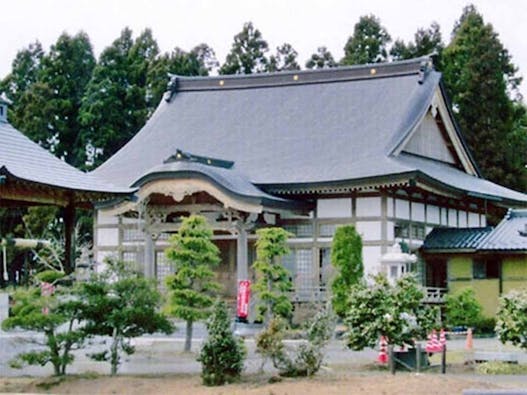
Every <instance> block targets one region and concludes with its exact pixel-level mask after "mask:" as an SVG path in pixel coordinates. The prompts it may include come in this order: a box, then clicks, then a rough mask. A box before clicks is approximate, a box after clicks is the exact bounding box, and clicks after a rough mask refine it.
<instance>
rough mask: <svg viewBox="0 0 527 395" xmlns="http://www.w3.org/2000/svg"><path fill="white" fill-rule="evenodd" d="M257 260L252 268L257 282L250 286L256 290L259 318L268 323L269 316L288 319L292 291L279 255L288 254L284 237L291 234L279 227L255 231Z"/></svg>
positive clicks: (286, 271)
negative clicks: (289, 294)
mask: <svg viewBox="0 0 527 395" xmlns="http://www.w3.org/2000/svg"><path fill="white" fill-rule="evenodd" d="M256 234H257V235H258V239H257V240H256V261H255V262H254V263H253V268H254V271H255V273H256V282H255V284H254V286H253V289H254V291H255V292H256V293H257V295H258V296H257V297H258V299H259V303H258V304H257V307H256V308H257V310H258V318H259V319H260V320H264V321H265V323H266V324H269V322H270V320H271V317H272V316H280V317H284V318H287V317H289V316H290V315H291V313H292V309H293V305H292V304H291V301H290V300H289V296H288V292H290V291H291V289H292V287H293V284H292V282H291V280H290V279H289V278H290V275H291V274H290V273H289V271H288V270H287V269H286V268H284V266H283V265H282V261H281V257H282V256H284V255H287V254H288V253H289V251H290V250H289V248H288V247H287V239H288V238H289V237H291V234H290V233H289V232H287V231H285V230H284V229H282V228H265V229H258V230H257V231H256Z"/></svg>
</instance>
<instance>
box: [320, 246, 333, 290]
mask: <svg viewBox="0 0 527 395" xmlns="http://www.w3.org/2000/svg"><path fill="white" fill-rule="evenodd" d="M319 258H320V259H319V283H320V286H321V287H327V286H328V285H329V279H330V277H331V271H332V266H331V248H329V247H326V248H321V249H320V253H319Z"/></svg>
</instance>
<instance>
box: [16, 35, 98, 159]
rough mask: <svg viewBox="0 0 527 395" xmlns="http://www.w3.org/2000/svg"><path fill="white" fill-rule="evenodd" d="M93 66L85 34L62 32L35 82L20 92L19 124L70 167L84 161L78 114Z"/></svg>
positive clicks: (90, 47) (24, 130)
mask: <svg viewBox="0 0 527 395" xmlns="http://www.w3.org/2000/svg"><path fill="white" fill-rule="evenodd" d="M94 66H95V58H94V56H93V51H92V46H91V43H90V40H89V38H88V36H87V35H86V33H84V32H80V33H77V34H76V35H75V36H73V37H72V36H70V35H68V34H67V33H63V34H62V35H61V36H60V37H59V38H58V40H57V42H56V43H55V44H54V45H52V46H51V49H50V52H49V54H46V55H45V56H44V57H43V58H42V64H41V68H40V72H39V75H38V78H37V81H36V82H35V83H33V84H32V85H31V87H30V88H29V89H28V90H27V91H26V92H25V93H24V94H23V95H22V98H21V103H20V106H21V108H22V109H23V111H22V114H20V117H18V116H17V117H16V119H17V122H18V125H17V126H18V127H19V128H20V130H21V131H22V132H24V133H25V134H26V135H27V136H28V137H30V138H31V139H32V140H34V141H36V142H39V143H40V144H41V145H42V146H44V147H45V148H47V149H49V150H50V151H51V152H53V153H54V154H55V155H56V156H58V157H59V158H63V159H64V160H65V161H66V162H68V163H69V164H71V165H73V166H80V165H82V164H83V163H84V160H85V147H84V146H83V141H82V138H81V136H80V133H79V131H80V129H81V128H80V124H79V122H78V113H79V108H80V105H81V100H82V96H83V95H84V90H85V87H86V84H87V83H88V81H89V79H90V77H91V73H92V70H93V68H94Z"/></svg>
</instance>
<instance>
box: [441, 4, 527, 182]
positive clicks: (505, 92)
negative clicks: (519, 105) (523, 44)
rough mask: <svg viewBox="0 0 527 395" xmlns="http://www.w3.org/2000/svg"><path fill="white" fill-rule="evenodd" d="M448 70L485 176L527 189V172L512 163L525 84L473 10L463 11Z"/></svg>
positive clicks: (458, 112)
mask: <svg viewBox="0 0 527 395" xmlns="http://www.w3.org/2000/svg"><path fill="white" fill-rule="evenodd" d="M442 69H443V75H444V81H445V84H446V86H447V89H448V92H449V94H450V97H451V99H452V104H453V108H454V115H455V118H456V120H457V121H458V123H459V126H460V128H461V130H462V131H463V133H464V136H465V137H466V140H467V143H468V146H469V148H470V149H471V151H472V153H473V155H474V159H475V161H476V163H478V165H479V166H480V168H481V170H482V172H483V174H484V175H485V176H486V178H488V179H489V180H491V181H494V182H498V183H500V184H502V185H505V186H507V187H510V188H515V189H519V190H526V188H527V185H525V172H526V171H527V170H526V169H525V167H524V166H522V165H519V166H518V163H517V162H516V163H515V162H511V161H510V160H509V157H508V154H509V153H510V152H511V148H512V147H508V146H507V144H508V143H509V142H510V141H511V133H514V126H515V125H517V124H518V118H519V117H520V118H521V112H517V111H515V103H514V100H513V99H511V97H510V95H512V94H514V93H515V92H516V91H517V87H518V84H519V82H520V80H521V79H520V78H519V77H518V76H517V75H516V72H517V69H516V67H515V66H514V65H513V64H512V62H511V57H510V55H509V53H508V51H507V50H506V49H505V48H504V47H503V45H502V43H501V42H500V40H499V37H498V34H497V33H496V32H495V31H494V29H493V27H492V25H490V24H486V23H485V22H484V20H483V17H482V16H481V14H479V13H478V11H477V10H476V8H475V7H474V6H472V5H470V6H467V7H465V9H464V10H463V15H462V16H461V18H460V20H459V21H458V23H457V25H456V28H455V30H454V35H453V38H452V41H451V43H450V44H449V45H448V46H447V47H446V48H445V50H444V51H443V60H442ZM523 154H524V153H523ZM520 155H521V154H520Z"/></svg>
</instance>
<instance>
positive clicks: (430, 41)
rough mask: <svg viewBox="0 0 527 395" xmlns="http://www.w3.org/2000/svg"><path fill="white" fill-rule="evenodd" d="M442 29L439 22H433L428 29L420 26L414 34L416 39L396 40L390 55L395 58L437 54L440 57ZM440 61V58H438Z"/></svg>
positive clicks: (402, 58) (401, 58) (442, 46)
mask: <svg viewBox="0 0 527 395" xmlns="http://www.w3.org/2000/svg"><path fill="white" fill-rule="evenodd" d="M443 48H444V45H443V40H442V37H441V29H440V27H439V24H438V23H437V22H432V24H431V25H430V27H429V28H428V29H425V28H420V29H418V30H417V32H416V33H415V35H414V41H413V42H409V43H408V44H405V42H404V41H403V40H395V42H394V43H393V46H392V48H391V49H390V55H391V56H392V59H393V60H404V59H412V58H418V57H420V56H426V55H431V54H435V55H436V56H438V57H440V56H441V54H442V52H443ZM437 62H438V63H440V61H439V60H437Z"/></svg>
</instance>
